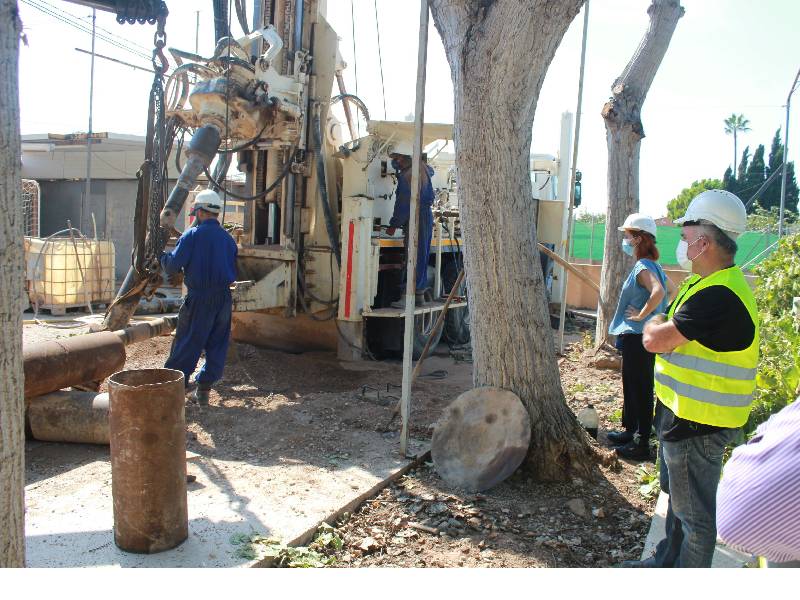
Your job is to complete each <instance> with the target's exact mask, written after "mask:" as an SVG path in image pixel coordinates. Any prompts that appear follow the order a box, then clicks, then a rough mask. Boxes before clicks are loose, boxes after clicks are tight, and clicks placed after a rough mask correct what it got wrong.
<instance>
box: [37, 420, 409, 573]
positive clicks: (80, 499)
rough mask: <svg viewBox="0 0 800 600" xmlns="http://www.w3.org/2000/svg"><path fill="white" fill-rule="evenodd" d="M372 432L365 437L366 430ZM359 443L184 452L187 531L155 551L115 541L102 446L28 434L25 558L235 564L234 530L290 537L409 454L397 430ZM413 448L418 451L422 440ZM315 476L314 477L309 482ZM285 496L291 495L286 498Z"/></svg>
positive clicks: (369, 490) (393, 470)
mask: <svg viewBox="0 0 800 600" xmlns="http://www.w3.org/2000/svg"><path fill="white" fill-rule="evenodd" d="M366 438H371V439H366ZM363 441H364V442H365V444H366V445H365V451H364V452H363V453H362V454H361V455H360V456H359V455H353V456H352V457H351V458H350V459H349V460H348V461H345V462H342V463H341V464H340V465H339V466H338V467H337V468H336V469H326V468H323V467H317V466H314V465H309V464H288V463H286V464H283V463H278V464H273V465H269V466H260V465H254V464H248V463H245V462H240V461H229V460H217V459H212V458H208V457H204V456H200V455H196V454H191V455H190V456H189V457H188V472H189V474H190V475H195V476H196V477H197V481H196V482H194V483H191V484H189V485H188V506H189V538H188V539H187V540H186V541H185V542H183V543H182V544H181V545H180V546H178V547H177V548H175V549H173V550H169V551H166V552H161V553H159V554H152V555H145V554H131V553H128V552H123V551H122V550H120V549H119V548H117V547H116V546H115V545H114V538H113V522H114V521H113V505H112V497H111V463H110V459H109V449H108V447H107V446H89V445H82V444H50V443H43V442H35V441H34V442H28V444H27V445H26V459H27V482H28V485H27V486H26V487H25V502H26V513H25V528H26V555H27V565H28V566H29V567H237V566H243V567H244V566H255V562H256V561H251V560H247V559H243V558H240V557H238V556H237V555H236V546H234V545H233V544H231V536H233V535H235V534H253V533H260V534H264V535H268V536H270V537H277V538H280V539H281V540H283V541H285V542H287V543H292V542H297V541H302V540H303V538H305V537H307V535H308V534H309V533H310V532H313V531H314V530H315V529H316V527H317V526H318V524H319V523H321V522H322V521H325V520H327V519H329V518H330V517H331V516H332V515H334V514H336V513H337V512H340V511H342V510H343V509H345V508H347V509H348V510H352V508H354V507H353V506H352V505H353V504H354V503H360V501H361V500H362V499H363V498H366V497H369V496H371V495H373V494H374V493H375V491H376V488H379V487H381V486H382V484H383V482H384V481H385V480H387V479H389V478H391V477H393V476H396V475H398V474H400V473H401V472H402V471H403V470H404V469H405V468H406V467H407V466H408V465H409V464H410V463H411V461H410V460H408V459H404V458H401V456H400V455H399V452H398V443H397V439H396V438H394V439H387V438H385V437H384V436H382V435H380V434H378V433H374V434H372V435H371V434H369V433H366V434H365V440H363ZM411 449H412V450H413V451H415V452H418V453H422V452H423V451H424V448H423V446H422V444H420V443H417V442H414V443H413V444H412V446H411ZM309 482H313V486H311V485H309ZM287 496H290V498H291V501H290V502H287Z"/></svg>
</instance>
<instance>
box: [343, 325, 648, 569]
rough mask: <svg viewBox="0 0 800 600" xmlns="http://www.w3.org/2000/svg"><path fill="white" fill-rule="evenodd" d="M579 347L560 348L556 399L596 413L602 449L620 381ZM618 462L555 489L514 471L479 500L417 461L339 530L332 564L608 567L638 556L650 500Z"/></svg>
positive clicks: (632, 466) (628, 466) (630, 466)
mask: <svg viewBox="0 0 800 600" xmlns="http://www.w3.org/2000/svg"><path fill="white" fill-rule="evenodd" d="M590 325H591V323H589V322H585V321H581V322H580V323H579V324H578V326H579V327H578V328H576V329H575V330H574V332H575V333H578V334H579V335H577V336H575V335H573V336H571V337H572V338H573V339H575V338H576V337H578V338H581V337H583V336H582V335H580V334H581V333H582V331H588V328H589V326H590ZM586 343H589V342H586ZM585 350H586V347H585V345H584V342H582V341H577V342H573V343H572V344H570V345H569V346H567V347H566V348H565V355H564V356H562V357H561V358H560V360H559V365H560V371H561V377H562V382H563V387H564V392H565V394H566V396H567V403H568V405H569V406H570V408H572V409H573V411H575V412H576V413H577V412H578V411H579V410H581V409H582V408H584V407H585V406H586V404H588V403H591V404H593V405H594V406H595V408H596V409H597V412H598V415H599V417H600V430H601V433H600V436H599V439H600V442H601V444H604V443H606V442H607V440H606V439H605V432H606V431H608V430H609V429H616V428H618V427H619V418H618V415H619V411H621V408H622V389H621V381H620V374H619V372H618V371H610V370H597V369H593V368H589V367H587V366H586V358H585ZM437 408H438V409H439V410H440V409H441V406H439V407H437ZM615 413H616V414H615ZM431 416H434V415H431ZM619 465H620V467H621V470H619V471H614V470H610V469H605V468H599V469H598V475H599V477H598V479H597V480H596V481H584V480H581V479H575V480H573V481H571V482H569V483H562V484H546V483H536V482H534V481H533V480H532V479H529V478H528V477H527V476H526V475H525V473H524V471H522V470H520V471H517V473H516V474H515V475H514V476H512V477H511V478H510V479H508V480H507V481H505V482H503V483H502V484H501V485H499V486H497V487H496V488H494V489H492V490H489V491H487V492H486V493H483V494H466V493H464V492H463V491H460V490H458V489H456V488H453V487H452V486H449V485H448V484H446V483H445V482H444V481H442V480H441V479H440V478H439V477H438V476H437V475H436V472H435V471H434V469H433V465H432V463H425V464H424V465H422V466H420V468H418V469H416V470H414V471H411V472H410V473H409V474H408V475H407V476H405V477H403V478H402V479H401V480H400V481H398V482H397V483H396V484H393V485H391V486H389V487H388V488H387V489H385V490H383V491H382V492H381V493H380V494H379V495H378V496H377V497H376V498H374V499H372V500H370V501H368V502H366V503H365V504H364V505H363V506H362V507H361V508H360V509H359V510H358V511H357V512H355V514H353V515H352V516H347V517H345V518H344V519H343V520H342V522H341V523H340V524H338V528H337V532H338V534H339V536H340V537H341V538H342V540H343V542H344V544H343V547H342V549H341V550H340V551H338V552H336V553H335V556H336V559H337V561H336V563H335V564H336V566H339V567H607V566H611V565H614V564H618V563H619V562H621V561H622V560H628V559H638V558H639V557H640V555H641V553H642V548H643V544H644V539H645V537H646V536H647V531H648V529H649V526H650V519H651V517H652V514H653V510H654V506H655V501H654V500H653V499H647V498H645V497H643V496H642V495H641V494H640V493H639V487H640V483H639V481H638V479H637V469H638V467H639V465H638V464H636V463H632V462H627V461H620V463H619ZM649 466H650V467H651V468H652V465H649Z"/></svg>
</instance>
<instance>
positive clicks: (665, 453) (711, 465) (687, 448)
mask: <svg viewBox="0 0 800 600" xmlns="http://www.w3.org/2000/svg"><path fill="white" fill-rule="evenodd" d="M737 432H738V429H722V430H720V431H717V432H715V433H711V434H707V435H697V436H694V437H690V438H687V439H684V440H680V441H677V442H667V441H662V442H661V445H660V446H659V451H658V453H659V458H660V460H661V471H660V473H659V475H660V480H661V490H662V491H663V492H665V493H667V494H669V505H668V509H667V522H666V538H664V539H663V540H661V541H660V542H659V543H658V546H656V554H655V557H654V559H655V566H658V567H701V568H707V567H710V566H711V559H712V558H713V557H714V547H715V545H716V542H717V486H718V485H719V477H720V474H721V473H722V454H723V452H724V451H725V446H726V445H727V444H728V443H730V442H731V441H732V440H733V439H734V437H735V436H736V434H737Z"/></svg>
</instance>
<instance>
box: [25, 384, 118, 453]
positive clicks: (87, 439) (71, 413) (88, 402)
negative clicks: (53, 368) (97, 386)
mask: <svg viewBox="0 0 800 600" xmlns="http://www.w3.org/2000/svg"><path fill="white" fill-rule="evenodd" d="M26 419H27V423H28V425H29V426H30V430H31V433H32V435H33V438H34V439H36V440H39V441H42V442H70V443H75V444H108V394H107V393H102V394H98V393H97V392H79V391H69V392H67V391H60V392H53V393H52V394H45V395H44V396H37V397H36V398H32V399H31V400H30V402H29V403H28V409H27V413H26Z"/></svg>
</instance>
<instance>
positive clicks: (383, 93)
mask: <svg viewBox="0 0 800 600" xmlns="http://www.w3.org/2000/svg"><path fill="white" fill-rule="evenodd" d="M373 6H374V7H375V33H376V34H377V35H378V64H379V65H380V68H381V97H382V98H383V120H384V121H385V120H386V89H385V88H384V85H383V58H382V57H381V28H380V25H379V24H378V0H373ZM356 95H358V94H356Z"/></svg>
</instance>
